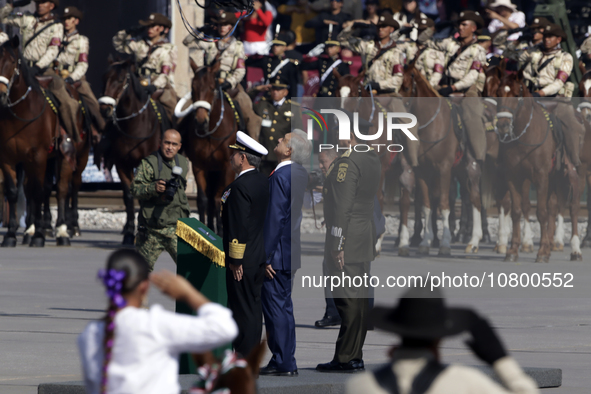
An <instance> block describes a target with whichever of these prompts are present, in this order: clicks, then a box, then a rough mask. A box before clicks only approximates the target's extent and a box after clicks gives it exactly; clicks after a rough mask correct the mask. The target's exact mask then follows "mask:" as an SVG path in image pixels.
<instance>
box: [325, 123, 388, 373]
mask: <svg viewBox="0 0 591 394" xmlns="http://www.w3.org/2000/svg"><path fill="white" fill-rule="evenodd" d="M352 115H353V114H349V118H350V121H351V122H353V121H354V120H353V116H352ZM369 127H371V123H369V122H368V121H366V120H364V119H362V118H361V117H360V118H359V130H360V131H361V132H365V133H367V131H368V130H369ZM350 134H351V137H350V138H351V139H350V140H349V141H345V140H341V141H339V145H341V146H343V147H345V146H350V147H351V149H349V150H347V151H345V152H344V153H343V154H342V155H341V157H339V158H338V159H336V160H335V161H334V162H333V163H332V164H331V165H330V168H329V170H328V174H327V177H326V181H325V182H324V189H323V192H324V193H323V194H324V219H325V222H326V243H325V247H324V258H325V260H326V262H327V265H328V268H329V275H330V276H338V277H342V274H343V273H344V274H345V276H349V277H351V278H354V277H356V276H358V277H363V275H364V274H369V269H370V263H371V261H372V260H373V259H374V258H375V254H376V250H375V242H376V239H377V237H376V228H375V225H374V223H373V210H374V200H375V196H376V193H377V191H378V187H379V182H380V167H381V166H380V159H379V157H378V155H377V153H376V152H375V150H373V149H372V150H369V151H367V152H365V151H360V152H357V151H355V150H354V149H353V147H354V146H355V145H356V144H357V140H356V138H355V134H354V133H353V132H351V133H350ZM333 295H334V297H335V298H334V302H335V305H336V307H337V310H338V312H339V316H340V317H341V319H342V322H341V329H340V331H339V336H338V339H337V343H336V349H335V354H334V358H333V360H332V361H331V362H329V363H325V364H318V366H317V367H316V370H318V371H320V372H354V371H362V370H364V368H365V367H364V364H363V358H362V357H363V352H362V348H363V343H364V342H365V336H366V334H367V325H366V321H365V320H366V318H367V313H368V312H369V305H368V289H367V288H365V287H364V286H361V287H355V286H354V285H351V284H348V285H345V286H344V285H342V284H341V286H340V287H336V288H335V289H334V291H333Z"/></svg>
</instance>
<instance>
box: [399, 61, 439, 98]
mask: <svg viewBox="0 0 591 394" xmlns="http://www.w3.org/2000/svg"><path fill="white" fill-rule="evenodd" d="M416 60H417V58H416V57H415V59H413V61H412V62H410V63H409V64H407V65H406V66H405V67H404V71H403V73H402V83H401V84H400V89H399V90H398V94H400V95H401V96H402V97H406V98H410V97H440V96H439V93H437V92H436V91H435V90H434V89H433V87H431V84H430V83H429V81H427V78H425V76H424V75H423V74H421V72H420V71H419V69H418V68H416V67H415V62H416ZM411 103H412V102H411V100H404V104H405V106H406V107H407V108H408V107H410V105H411Z"/></svg>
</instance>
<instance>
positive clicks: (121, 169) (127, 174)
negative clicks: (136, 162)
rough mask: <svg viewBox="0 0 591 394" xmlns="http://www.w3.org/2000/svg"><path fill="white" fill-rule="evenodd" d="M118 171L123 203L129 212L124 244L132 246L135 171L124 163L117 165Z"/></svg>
mask: <svg viewBox="0 0 591 394" xmlns="http://www.w3.org/2000/svg"><path fill="white" fill-rule="evenodd" d="M117 173H118V174H119V179H121V187H122V189H123V203H124V204H125V212H126V213H127V221H126V222H125V226H124V227H123V245H126V246H132V245H133V244H134V241H135V212H134V206H133V196H132V195H131V181H132V179H133V172H132V171H131V170H129V169H128V168H127V167H125V166H123V165H117Z"/></svg>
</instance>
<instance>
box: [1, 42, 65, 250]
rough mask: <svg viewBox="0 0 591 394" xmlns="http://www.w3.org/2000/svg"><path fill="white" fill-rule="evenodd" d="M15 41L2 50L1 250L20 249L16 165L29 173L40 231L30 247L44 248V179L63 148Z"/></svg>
mask: <svg viewBox="0 0 591 394" xmlns="http://www.w3.org/2000/svg"><path fill="white" fill-rule="evenodd" d="M18 47H19V39H18V37H14V38H12V39H11V40H9V41H7V42H5V43H4V44H3V45H2V46H0V123H1V124H2V127H1V128H0V165H1V168H2V172H3V173H4V181H5V188H6V196H7V198H8V202H9V205H10V213H9V222H8V231H7V233H6V234H5V235H4V240H3V242H2V246H3V247H7V246H8V247H14V246H16V231H17V229H18V223H17V218H16V202H17V181H16V166H17V164H19V163H22V164H23V167H24V171H25V174H26V184H25V194H26V197H27V212H29V217H30V221H31V222H32V223H34V224H35V228H36V231H35V233H34V234H33V237H32V239H31V242H30V246H38V247H42V246H44V245H45V235H44V234H43V232H42V231H41V229H42V204H43V193H40V190H43V180H44V176H45V168H46V164H47V156H48V153H49V151H51V150H56V149H59V147H58V144H57V140H58V136H59V122H58V117H57V115H56V113H55V112H54V111H53V110H52V108H51V105H50V104H49V103H48V100H47V99H46V97H45V95H44V92H43V89H42V88H41V86H40V85H39V83H38V82H37V80H36V79H35V78H34V77H32V74H31V73H30V72H29V70H28V68H27V66H26V62H25V60H24V59H23V57H22V56H21V54H20V52H19V50H18Z"/></svg>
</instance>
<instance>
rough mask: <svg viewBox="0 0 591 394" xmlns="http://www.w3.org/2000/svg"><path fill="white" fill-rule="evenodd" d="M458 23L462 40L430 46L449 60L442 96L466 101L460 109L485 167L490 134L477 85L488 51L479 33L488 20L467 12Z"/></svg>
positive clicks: (446, 40)
mask: <svg viewBox="0 0 591 394" xmlns="http://www.w3.org/2000/svg"><path fill="white" fill-rule="evenodd" d="M458 23H459V37H458V39H455V38H452V37H449V38H446V39H444V40H442V41H439V42H432V43H431V44H430V45H432V46H433V48H434V49H437V50H440V51H443V52H444V53H445V58H446V65H445V66H446V67H445V70H446V71H445V75H444V78H443V82H442V85H443V86H442V87H441V88H440V89H439V94H440V95H442V96H444V97H447V96H449V95H451V94H452V93H455V94H454V95H458V94H460V95H462V96H464V97H466V98H464V99H463V100H462V102H461V105H460V108H461V111H462V120H463V123H464V125H465V129H466V131H467V136H468V140H469V142H470V146H471V147H472V150H473V153H474V158H475V159H476V160H477V161H478V162H480V163H481V164H482V163H483V162H484V158H485V155H486V131H485V128H484V120H483V112H484V105H483V104H482V101H481V100H480V99H478V97H480V95H481V93H482V91H481V89H482V88H483V86H482V84H479V83H477V82H478V78H479V76H480V72H481V69H482V66H483V65H485V64H486V51H485V50H484V48H483V47H482V45H480V44H479V43H478V38H477V35H476V30H477V29H481V28H482V27H483V26H484V20H483V19H482V17H481V16H480V14H479V13H478V12H474V11H463V12H461V13H460V18H459V20H458Z"/></svg>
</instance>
